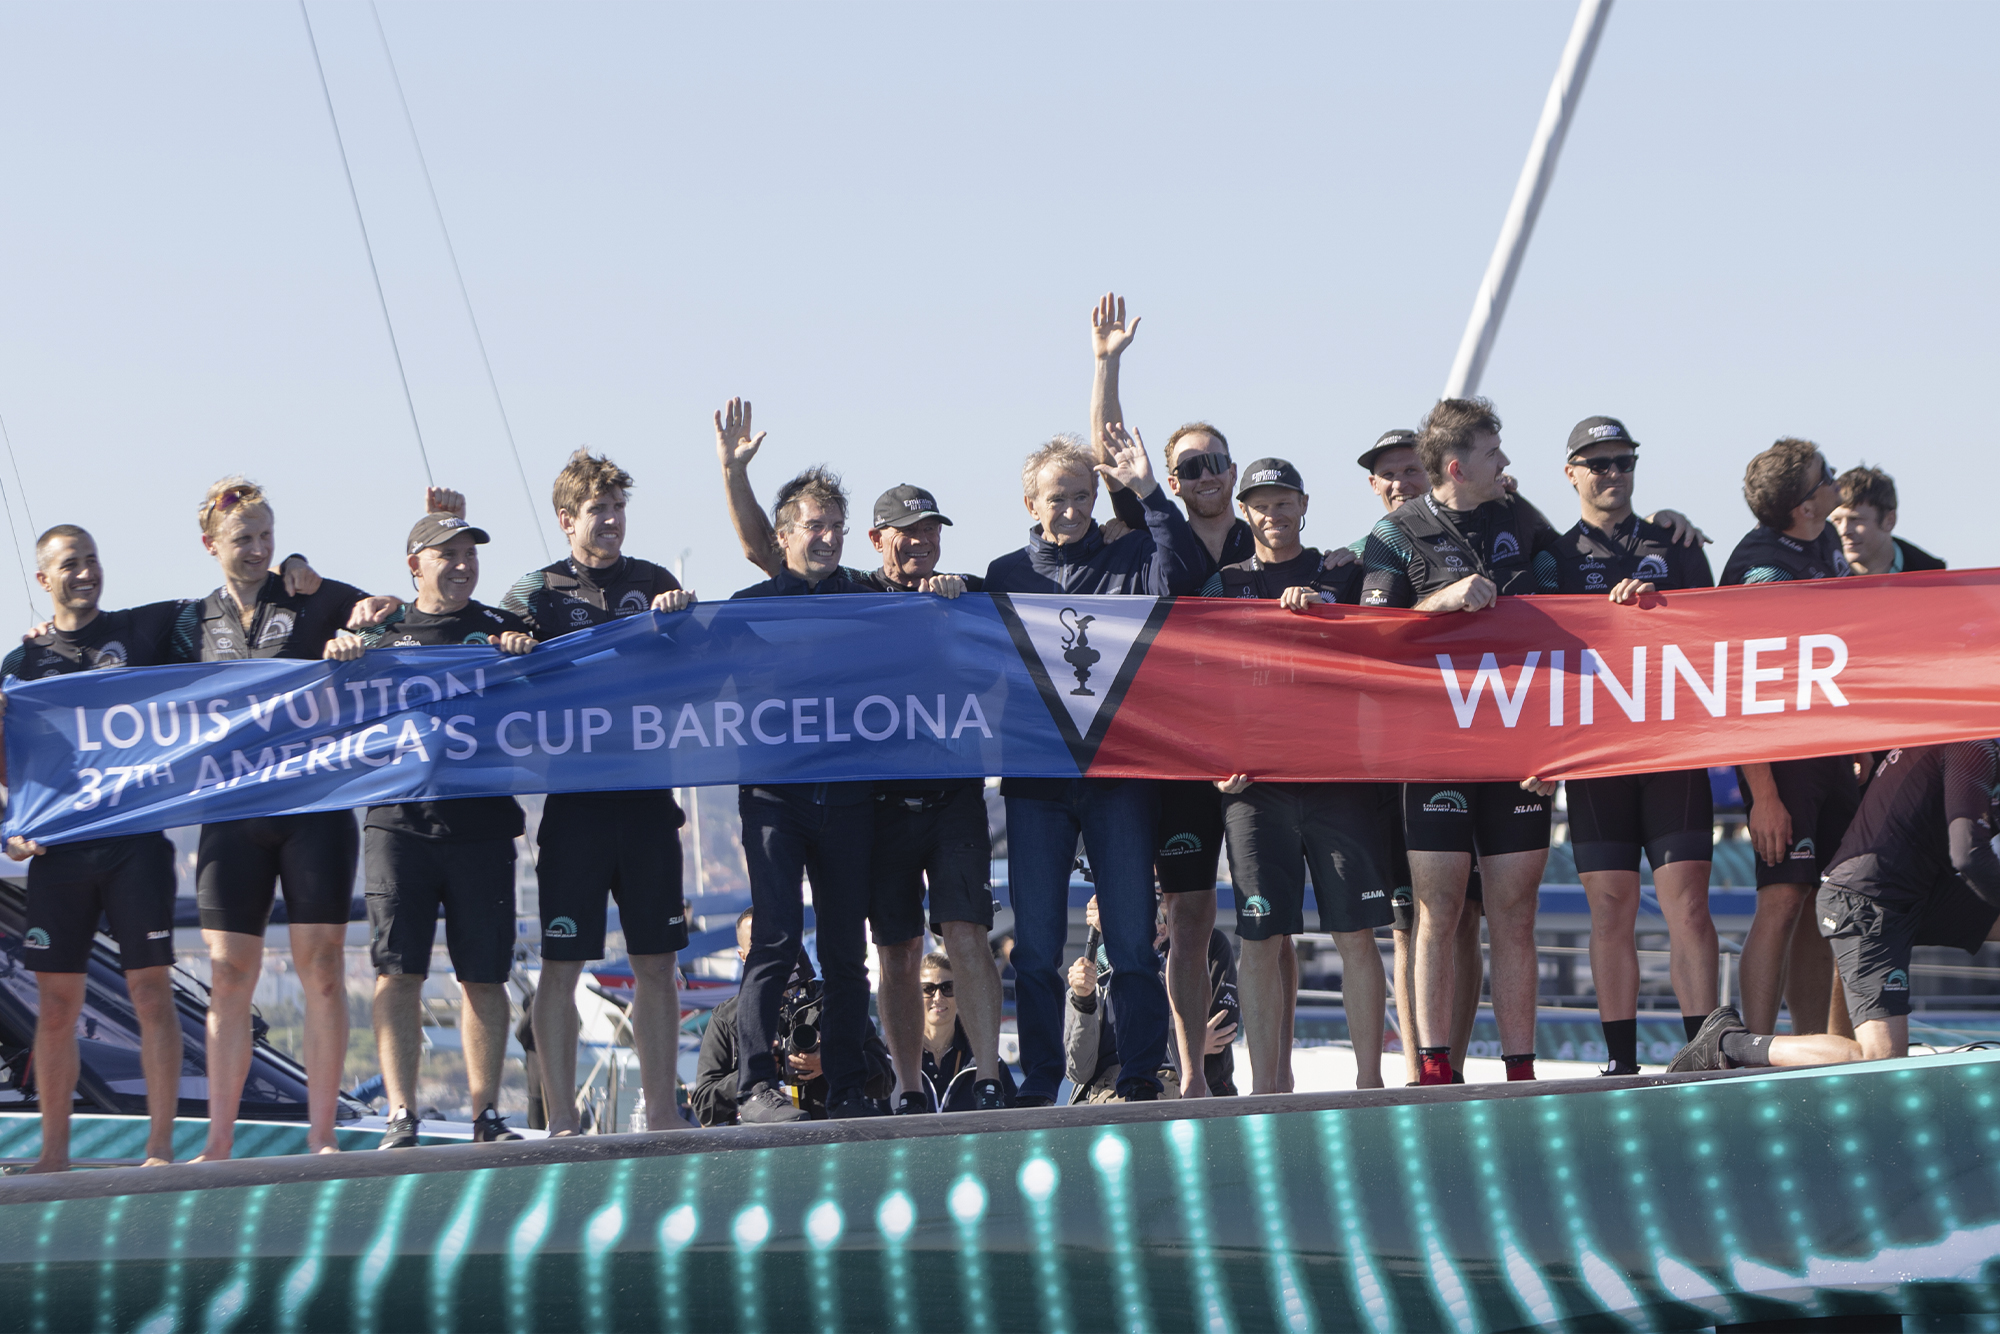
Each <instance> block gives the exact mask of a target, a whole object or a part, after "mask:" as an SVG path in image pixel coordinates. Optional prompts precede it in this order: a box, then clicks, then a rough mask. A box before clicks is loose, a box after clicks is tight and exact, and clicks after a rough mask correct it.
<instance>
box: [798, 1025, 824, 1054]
mask: <svg viewBox="0 0 2000 1334" xmlns="http://www.w3.org/2000/svg"><path fill="white" fill-rule="evenodd" d="M792 1050H793V1051H795V1052H798V1053H799V1054H800V1055H801V1056H803V1055H805V1054H806V1053H808V1052H815V1051H818V1050H819V1030H818V1029H817V1028H814V1027H813V1026H812V1025H811V1024H794V1025H792Z"/></svg>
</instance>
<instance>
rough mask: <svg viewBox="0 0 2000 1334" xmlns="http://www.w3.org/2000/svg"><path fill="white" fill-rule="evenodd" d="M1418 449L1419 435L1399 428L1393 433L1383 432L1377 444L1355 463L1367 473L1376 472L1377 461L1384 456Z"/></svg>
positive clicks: (1369, 448) (1377, 439)
mask: <svg viewBox="0 0 2000 1334" xmlns="http://www.w3.org/2000/svg"><path fill="white" fill-rule="evenodd" d="M1416 447H1417V433H1416V432H1415V431H1405V430H1403V429H1401V428H1400V427H1399V428H1397V429H1396V430H1393V431H1384V432H1382V434H1381V435H1380V436H1379V437H1377V438H1376V441H1375V443H1374V444H1372V445H1370V446H1368V448H1367V449H1366V450H1365V451H1363V453H1362V455H1361V457H1360V458H1359V459H1356V460H1355V462H1357V463H1359V464H1360V465H1361V466H1362V468H1363V469H1364V470H1365V471H1368V472H1374V471H1375V460H1376V459H1379V458H1381V457H1382V456H1383V455H1384V454H1386V453H1388V452H1389V451H1390V450H1392V449H1415V448H1416Z"/></svg>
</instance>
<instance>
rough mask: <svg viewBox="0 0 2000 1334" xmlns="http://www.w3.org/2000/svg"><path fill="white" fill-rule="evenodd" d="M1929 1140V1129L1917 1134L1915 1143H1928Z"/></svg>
mask: <svg viewBox="0 0 2000 1334" xmlns="http://www.w3.org/2000/svg"><path fill="white" fill-rule="evenodd" d="M1930 1142H1931V1136H1930V1132H1929V1131H1925V1132H1924V1133H1923V1134H1921V1135H1918V1136H1917V1143H1919V1144H1928V1143H1930Z"/></svg>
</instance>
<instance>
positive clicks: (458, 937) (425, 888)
mask: <svg viewBox="0 0 2000 1334" xmlns="http://www.w3.org/2000/svg"><path fill="white" fill-rule="evenodd" d="M490 540H491V539H490V538H488V537H487V535H486V531H485V529H483V528H474V527H472V526H471V525H470V524H468V523H466V521H465V520H464V519H463V518H462V517H460V516H458V515H456V514H450V513H440V512H433V513H429V514H426V515H424V517H423V518H421V519H419V520H417V522H416V524H415V525H413V526H412V527H411V529H410V537H409V542H408V545H407V548H406V550H407V552H408V558H409V566H410V575H411V577H412V579H413V580H414V582H415V583H416V587H417V596H416V600H415V602H414V603H412V604H411V605H409V606H406V607H403V608H401V609H400V610H398V611H395V612H392V613H390V615H389V616H388V617H387V618H386V619H385V620H384V621H383V622H382V624H380V625H378V626H376V627H374V628H372V629H369V630H365V631H363V632H362V633H361V634H359V635H350V634H346V633H342V634H341V635H340V636H339V637H338V638H335V639H332V640H329V641H328V642H327V645H326V657H327V658H328V659H330V660H332V661H335V662H354V661H356V660H358V659H359V658H360V657H361V655H362V653H363V652H364V651H365V650H367V649H372V648H438V647H450V646H456V645H463V644H490V645H492V646H493V647H494V648H496V649H498V650H499V651H500V652H502V653H510V654H519V653H526V652H528V651H529V650H531V649H533V648H534V646H535V638H534V635H533V634H531V633H530V632H529V630H528V626H527V623H526V622H525V621H523V620H522V619H521V618H520V617H518V616H516V615H514V614H513V613H512V612H508V611H502V610H500V609H499V608H498V607H489V606H487V605H485V604H484V603H481V602H475V601H473V599H472V594H473V592H474V591H475V590H476V589H477V588H478V586H479V548H480V546H481V545H483V544H484V543H486V542H488V541H490ZM522 827H523V820H522V816H521V807H520V804H519V803H518V802H516V801H515V800H514V799H513V798H512V797H458V798H452V799H448V800H444V801H406V802H398V803H395V804H392V805H381V806H370V807H369V808H368V812H367V815H366V816H365V817H364V819H363V820H362V828H363V834H362V860H363V863H364V865H365V868H366V876H367V891H368V895H367V897H368V925H369V936H370V948H369V953H370V955H371V957H372V958H373V960H374V963H375V973H376V977H375V1045H376V1049H377V1050H378V1051H379V1052H380V1053H381V1061H382V1083H383V1087H384V1091H385V1092H386V1093H387V1095H388V1102H389V1109H390V1111H389V1124H388V1126H387V1127H386V1129H385V1130H384V1131H383V1134H382V1145H381V1147H382V1148H385V1149H408V1148H414V1147H415V1146H416V1143H417V1130H418V1121H417V1113H416V1106H417V1063H418V1058H419V1057H420V1056H421V1055H422V1054H423V1026H422V1025H423V1016H422V1005H423V988H424V978H425V977H426V976H427V975H428V974H429V972H430V966H431V944H432V942H433V940H434V939H435V938H436V935H437V921H438V912H439V909H440V908H442V909H443V912H444V934H445V948H446V950H447V952H448V953H449V954H450V957H451V967H452V972H453V973H455V974H456V975H457V977H458V988H459V992H460V994H461V997H462V1000H463V1004H462V1005H461V1006H460V1007H459V1031H460V1033H461V1034H462V1035H463V1037H464V1039H465V1077H466V1083H467V1086H468V1092H469V1093H470V1094H471V1101H472V1106H473V1107H474V1108H475V1109H476V1111H475V1114H474V1116H473V1121H472V1138H473V1140H474V1141H475V1142H477V1143H488V1142H491V1141H495V1140H513V1139H519V1138H521V1137H520V1135H518V1134H517V1133H515V1132H514V1131H512V1130H510V1129H508V1128H507V1122H506V1120H505V1119H504V1118H503V1117H502V1116H501V1115H500V1112H499V1101H500V1071H501V1066H502V1065H503V1063H504V1062H505V1060H506V1057H507V975H508V973H509V971H511V969H512V967H513V961H514V840H515V838H517V837H518V836H519V835H520V833H521V831H522ZM672 1105H673V1103H672V1102H668V1103H667V1106H672Z"/></svg>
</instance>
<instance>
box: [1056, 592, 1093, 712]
mask: <svg viewBox="0 0 2000 1334" xmlns="http://www.w3.org/2000/svg"><path fill="white" fill-rule="evenodd" d="M1057 619H1058V620H1060V621H1061V622H1062V627H1063V629H1064V630H1066V631H1068V632H1069V633H1067V634H1065V635H1064V636H1063V642H1062V646H1063V661H1064V662H1066V663H1068V664H1069V665H1070V666H1072V667H1074V668H1076V689H1074V690H1072V691H1070V692H1069V693H1070V694H1072V695H1095V694H1096V693H1097V692H1096V691H1095V690H1092V689H1091V688H1090V669H1091V668H1092V667H1095V666H1096V665H1097V662H1098V660H1099V659H1100V658H1102V657H1103V656H1104V655H1103V654H1102V653H1099V652H1098V651H1097V650H1096V649H1094V648H1092V647H1091V646H1090V623H1091V622H1092V621H1094V620H1096V619H1097V618H1096V617H1095V616H1078V615H1077V614H1076V608H1075V607H1064V608H1063V609H1062V614H1061V616H1059V617H1058V618H1057Z"/></svg>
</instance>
